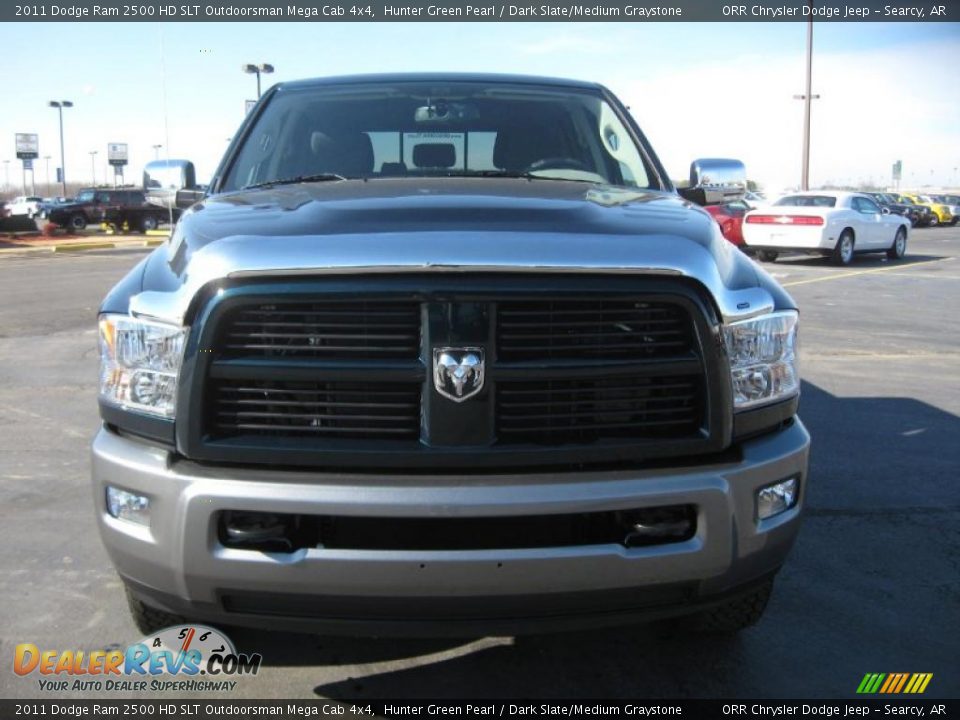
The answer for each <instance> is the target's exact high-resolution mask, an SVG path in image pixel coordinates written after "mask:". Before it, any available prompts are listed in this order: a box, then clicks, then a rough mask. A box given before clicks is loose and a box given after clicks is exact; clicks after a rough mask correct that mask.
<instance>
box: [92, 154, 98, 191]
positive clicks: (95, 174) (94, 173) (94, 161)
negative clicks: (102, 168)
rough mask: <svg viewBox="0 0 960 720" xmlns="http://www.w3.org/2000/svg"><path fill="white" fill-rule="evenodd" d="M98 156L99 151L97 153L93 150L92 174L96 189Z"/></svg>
mask: <svg viewBox="0 0 960 720" xmlns="http://www.w3.org/2000/svg"><path fill="white" fill-rule="evenodd" d="M96 156H97V151H96V150H91V151H90V174H91V175H93V182H92V185H93V186H94V187H96V186H97V163H96Z"/></svg>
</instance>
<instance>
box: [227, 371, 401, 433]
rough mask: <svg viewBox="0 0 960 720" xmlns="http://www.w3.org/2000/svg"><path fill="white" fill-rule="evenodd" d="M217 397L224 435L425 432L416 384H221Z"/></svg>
mask: <svg viewBox="0 0 960 720" xmlns="http://www.w3.org/2000/svg"><path fill="white" fill-rule="evenodd" d="M211 395H212V397H213V403H212V409H213V417H211V422H210V425H211V426H212V429H213V430H214V432H215V433H217V434H220V435H237V434H241V433H244V434H249V435H259V436H273V437H283V436H289V435H296V436H309V437H324V436H329V437H341V438H363V439H366V440H377V439H395V438H414V439H416V437H417V435H418V433H419V429H420V385H419V384H416V383H412V384H411V383H406V384H402V383H396V384H393V383H349V382H282V381H274V380H240V381H232V380H220V381H217V382H216V383H214V385H213V387H212V388H211Z"/></svg>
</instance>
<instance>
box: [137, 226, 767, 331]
mask: <svg viewBox="0 0 960 720" xmlns="http://www.w3.org/2000/svg"><path fill="white" fill-rule="evenodd" d="M178 229H179V228H178ZM178 241H179V242H178ZM182 245H183V238H178V237H177V233H175V235H174V237H173V238H171V242H170V243H169V244H168V246H167V248H168V260H170V259H172V255H173V254H174V253H176V252H179V251H180V250H182V249H183V248H182ZM738 252H739V251H738V250H736V248H734V247H733V246H732V245H730V244H729V243H728V242H726V241H725V240H724V239H723V238H722V236H720V233H719V229H717V230H716V233H715V237H714V239H713V242H711V243H710V244H709V245H708V246H704V245H703V244H701V243H698V242H696V241H694V240H691V239H688V238H685V237H680V236H673V235H669V236H668V235H643V236H637V235H583V234H576V235H574V234H570V233H562V232H557V233H494V232H460V233H452V232H431V233H417V234H407V233H377V234H371V235H336V236H322V237H316V236H303V235H296V236H280V237H270V238H263V237H260V236H243V235H237V236H232V237H227V238H223V239H220V240H217V241H215V242H212V243H210V244H208V245H204V246H203V247H201V248H200V249H198V250H197V251H196V252H194V253H193V254H192V255H191V256H190V257H189V260H188V263H187V265H186V270H185V272H184V273H183V275H182V276H181V280H182V284H181V285H180V287H179V288H177V289H176V290H175V291H173V292H158V291H145V292H141V293H140V294H138V295H135V296H134V297H132V298H131V299H130V313H131V314H132V315H135V316H140V317H145V318H151V319H155V320H160V321H163V322H169V323H174V324H177V325H182V324H184V322H186V321H187V320H188V314H189V313H190V310H191V305H192V303H193V300H194V298H196V296H197V294H198V293H199V292H200V291H201V290H202V289H203V288H204V287H206V286H207V285H208V284H210V283H216V281H218V280H225V279H233V278H248V277H277V276H303V275H312V276H323V275H347V274H370V273H377V274H396V273H424V272H443V273H477V272H482V273H494V272H496V273H504V272H522V273H531V272H532V273H541V272H542V273H598V274H604V273H616V274H634V275H672V276H681V277H689V278H692V279H694V280H696V281H698V282H700V283H702V284H703V285H704V286H706V288H707V290H708V291H709V292H710V294H711V295H712V296H713V298H714V299H715V301H716V303H717V307H718V308H719V310H720V313H721V315H722V317H723V320H724V322H732V321H735V320H743V319H746V318H750V317H754V316H756V315H760V314H763V313H766V312H770V311H772V310H773V308H774V300H773V298H772V297H771V295H770V294H769V293H768V292H767V291H766V290H764V289H763V288H761V287H759V286H757V285H756V284H754V285H753V286H750V287H740V288H730V287H728V284H727V281H728V279H729V278H730V277H732V276H733V269H734V265H735V264H736V258H735V257H734V255H733V254H734V253H738ZM751 275H752V276H753V278H754V283H756V276H755V274H751Z"/></svg>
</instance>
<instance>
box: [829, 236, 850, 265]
mask: <svg viewBox="0 0 960 720" xmlns="http://www.w3.org/2000/svg"><path fill="white" fill-rule="evenodd" d="M853 244H854V241H853V233H852V232H850V231H849V230H844V231H843V232H842V233H840V239H839V240H837V246H836V247H835V248H833V252H832V253H830V257H831V258H832V259H833V262H834V263H835V264H837V265H849V264H850V261H851V260H853Z"/></svg>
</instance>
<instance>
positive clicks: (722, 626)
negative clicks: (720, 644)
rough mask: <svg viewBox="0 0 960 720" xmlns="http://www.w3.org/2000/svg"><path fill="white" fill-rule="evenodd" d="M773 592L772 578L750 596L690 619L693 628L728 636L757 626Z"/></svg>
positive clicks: (705, 611)
mask: <svg viewBox="0 0 960 720" xmlns="http://www.w3.org/2000/svg"><path fill="white" fill-rule="evenodd" d="M772 591H773V579H772V578H771V579H770V580H767V581H766V582H764V583H763V585H761V586H760V587H758V588H757V589H756V590H754V591H753V592H751V593H750V594H749V595H741V596H740V597H737V598H735V599H733V600H729V601H728V602H725V603H723V604H722V605H717V606H716V607H713V608H710V609H709V610H704V611H703V612H701V613H699V614H697V615H694V616H693V617H692V618H690V620H692V623H691V627H692V629H694V630H697V631H699V632H705V633H722V634H726V633H735V632H739V631H741V630H744V629H746V628H748V627H750V626H751V625H756V624H757V623H758V622H759V621H760V618H761V617H763V611H764V610H766V609H767V602H768V601H769V600H770V593H771V592H772ZM681 622H683V621H682V620H681Z"/></svg>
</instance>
